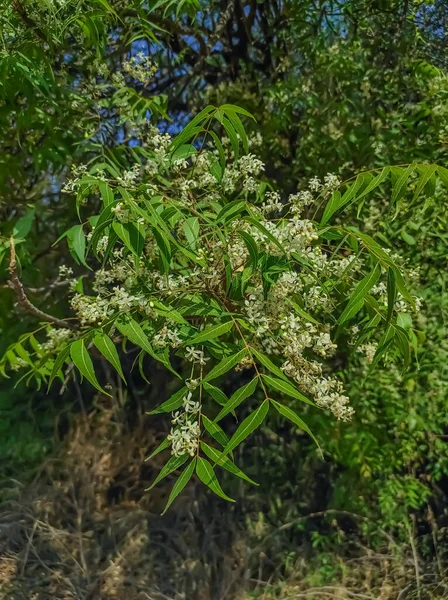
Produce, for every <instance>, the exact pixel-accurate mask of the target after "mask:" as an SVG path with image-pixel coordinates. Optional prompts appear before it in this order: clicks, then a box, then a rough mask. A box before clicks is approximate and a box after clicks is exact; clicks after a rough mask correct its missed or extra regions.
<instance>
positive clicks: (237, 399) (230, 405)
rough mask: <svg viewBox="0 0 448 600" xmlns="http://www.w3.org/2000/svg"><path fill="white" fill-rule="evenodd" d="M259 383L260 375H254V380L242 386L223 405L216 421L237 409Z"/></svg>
mask: <svg viewBox="0 0 448 600" xmlns="http://www.w3.org/2000/svg"><path fill="white" fill-rule="evenodd" d="M257 384H258V377H254V379H252V381H250V382H249V383H246V384H245V385H243V386H242V387H240V388H239V389H238V390H236V392H235V393H234V394H232V396H231V397H230V398H229V401H228V402H227V403H226V404H225V405H224V406H223V408H222V410H220V411H219V413H218V415H217V416H216V418H215V419H214V421H215V423H217V422H218V421H221V419H223V418H224V417H225V416H226V415H228V414H229V413H230V412H232V411H233V410H235V408H237V407H238V406H239V405H240V404H241V402H243V401H244V400H245V399H246V398H249V396H252V394H253V393H254V392H255V389H256V387H257Z"/></svg>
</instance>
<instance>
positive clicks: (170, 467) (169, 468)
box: [145, 454, 189, 492]
mask: <svg viewBox="0 0 448 600" xmlns="http://www.w3.org/2000/svg"><path fill="white" fill-rule="evenodd" d="M188 457H189V455H188V454H182V456H172V457H171V458H170V459H169V461H168V462H167V463H166V464H165V465H164V466H163V467H162V469H161V470H160V473H159V474H158V475H157V477H156V478H155V479H154V481H153V482H152V483H151V485H150V486H149V488H146V490H145V492H149V490H152V488H153V487H154V486H155V485H157V484H158V483H159V481H161V480H162V479H164V478H165V477H167V475H170V474H171V473H172V472H173V471H175V470H176V469H178V468H179V467H181V466H182V465H183V464H184V463H186V462H187V460H188Z"/></svg>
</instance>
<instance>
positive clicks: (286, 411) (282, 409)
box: [271, 400, 320, 449]
mask: <svg viewBox="0 0 448 600" xmlns="http://www.w3.org/2000/svg"><path fill="white" fill-rule="evenodd" d="M271 402H272V404H273V405H274V406H275V408H276V409H277V410H278V412H279V413H280V414H281V415H283V416H284V417H286V418H287V419H288V420H289V421H291V422H292V423H294V425H297V427H299V428H300V429H303V431H306V433H307V434H308V435H309V436H311V437H312V439H313V440H314V441H315V442H316V445H317V447H318V448H319V449H320V446H319V442H318V441H317V439H316V437H315V436H314V434H313V433H312V431H311V429H310V428H309V427H308V425H307V424H306V423H305V422H304V421H303V420H302V419H301V418H300V417H299V416H298V415H296V413H295V412H294V411H293V410H291V409H290V408H289V407H288V406H285V405H284V404H280V402H277V401H276V400H271Z"/></svg>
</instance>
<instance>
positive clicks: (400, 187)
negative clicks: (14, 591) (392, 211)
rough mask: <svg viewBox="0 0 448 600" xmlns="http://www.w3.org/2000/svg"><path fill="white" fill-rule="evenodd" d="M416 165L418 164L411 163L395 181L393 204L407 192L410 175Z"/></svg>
mask: <svg viewBox="0 0 448 600" xmlns="http://www.w3.org/2000/svg"><path fill="white" fill-rule="evenodd" d="M416 167H417V165H415V164H412V165H409V166H408V167H407V168H406V169H405V170H404V171H403V173H402V175H401V176H400V177H399V178H398V179H397V181H396V182H395V184H394V186H393V188H392V199H391V203H392V204H395V203H396V202H397V200H399V199H400V198H401V197H402V196H403V194H404V193H405V191H406V186H407V183H408V180H409V177H410V175H411V174H412V173H413V172H414V171H415V169H416Z"/></svg>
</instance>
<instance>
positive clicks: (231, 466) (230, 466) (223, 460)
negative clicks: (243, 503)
mask: <svg viewBox="0 0 448 600" xmlns="http://www.w3.org/2000/svg"><path fill="white" fill-rule="evenodd" d="M201 449H202V451H203V452H204V454H206V455H207V456H208V458H209V459H210V460H212V461H213V462H214V463H215V464H217V463H218V462H219V466H220V467H222V468H223V469H226V470H227V471H229V472H230V473H233V475H236V476H237V477H240V478H241V479H244V480H245V481H248V482H249V483H252V484H253V485H258V483H256V482H255V481H254V480H253V479H251V478H250V477H248V476H247V475H246V474H245V473H243V471H241V469H239V468H238V467H237V466H236V465H235V463H234V462H232V461H231V460H230V458H229V457H228V456H225V455H224V454H223V453H222V452H221V451H220V450H217V449H216V448H213V447H212V446H209V445H208V444H206V443H205V442H201Z"/></svg>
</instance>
